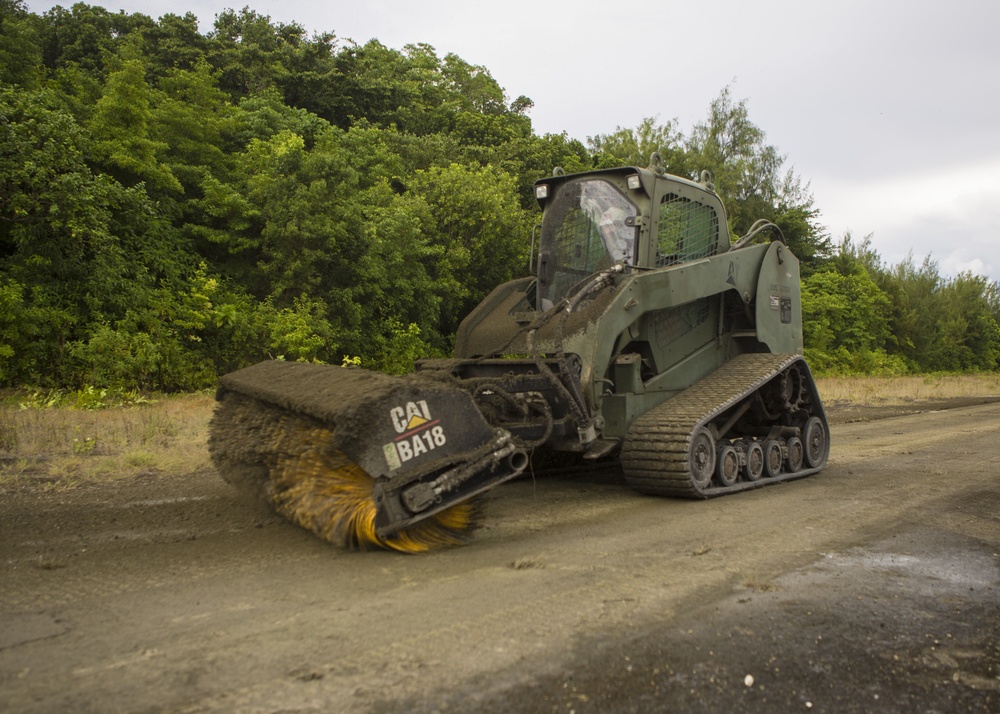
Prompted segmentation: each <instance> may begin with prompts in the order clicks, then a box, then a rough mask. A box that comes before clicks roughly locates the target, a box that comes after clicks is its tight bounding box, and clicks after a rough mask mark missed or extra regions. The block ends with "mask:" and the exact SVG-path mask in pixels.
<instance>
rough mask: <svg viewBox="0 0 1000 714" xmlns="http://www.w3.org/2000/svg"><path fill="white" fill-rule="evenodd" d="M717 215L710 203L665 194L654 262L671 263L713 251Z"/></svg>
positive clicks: (717, 241) (716, 237) (716, 242)
mask: <svg viewBox="0 0 1000 714" xmlns="http://www.w3.org/2000/svg"><path fill="white" fill-rule="evenodd" d="M718 247H719V217H718V215H716V213H715V210H714V209H713V208H712V207H711V206H706V205H704V204H702V203H698V202H697V201H692V200H691V199H689V198H684V197H682V196H677V195H675V194H672V193H670V194H667V195H666V196H664V197H663V202H662V203H661V204H660V215H659V224H658V229H657V254H656V263H657V265H673V264H674V263H683V262H685V261H688V260H697V259H698V258H705V257H707V256H710V255H715V253H716V251H717V250H718Z"/></svg>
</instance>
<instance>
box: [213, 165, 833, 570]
mask: <svg viewBox="0 0 1000 714" xmlns="http://www.w3.org/2000/svg"><path fill="white" fill-rule="evenodd" d="M535 196H536V198H537V200H538V202H539V204H540V206H541V208H542V221H541V230H540V233H539V241H538V246H537V250H536V246H535V245H534V241H533V243H532V257H533V266H532V272H533V273H534V274H533V275H531V276H530V277H525V278H522V279H519V280H514V281H512V282H508V283H504V284H502V285H500V286H498V287H496V288H495V289H494V290H493V292H492V293H490V294H489V295H488V296H487V297H486V298H485V299H484V300H483V301H482V302H481V303H480V304H479V305H478V306H477V307H476V308H475V309H473V311H472V312H471V313H470V314H469V315H468V316H467V317H466V318H465V320H464V321H463V322H462V323H461V325H460V327H459V330H458V333H457V335H456V341H455V354H454V357H453V358H451V359H433V360H423V361H420V362H418V363H417V365H416V367H417V369H416V371H415V372H413V373H412V374H410V375H406V376H403V377H389V376H386V375H382V374H378V373H375V372H371V371H368V370H364V369H360V368H342V367H333V366H326V365H315V364H301V363H286V362H282V361H269V362H262V363H260V364H257V365H254V366H252V367H248V368H246V369H243V370H240V371H237V372H233V373H231V374H228V375H226V376H224V377H223V378H222V379H221V380H220V386H219V390H218V397H217V398H218V405H217V408H216V412H215V415H214V417H213V420H212V424H211V428H210V436H209V448H210V452H211V454H212V457H213V461H214V463H215V465H216V467H217V469H218V471H219V472H220V473H221V475H222V476H223V478H224V479H226V480H227V481H229V482H231V483H234V484H239V485H242V486H244V487H246V488H249V489H252V490H254V491H256V492H257V493H259V494H260V496H261V497H262V498H264V499H265V500H266V501H267V502H269V503H270V504H271V505H272V506H273V508H274V509H275V510H276V511H277V512H278V513H280V514H282V515H284V516H286V517H287V518H289V519H290V520H292V521H293V522H295V523H297V524H299V525H301V526H303V527H305V528H307V529H310V530H312V531H314V532H315V533H316V534H317V535H319V536H320V537H322V538H325V539H327V540H329V541H331V542H333V543H336V544H339V545H343V546H345V547H350V548H362V549H363V548H366V547H371V546H376V547H384V548H390V549H396V550H401V551H406V552H417V551H423V550H428V549H431V548H435V547H439V546H447V545H454V544H457V543H461V542H464V541H465V540H467V539H468V537H469V534H470V533H471V532H472V531H473V530H474V529H475V527H476V526H477V525H478V524H479V523H480V522H481V518H482V511H483V501H484V498H483V494H485V492H486V491H488V490H490V489H492V488H493V487H495V486H497V485H498V484H500V483H503V482H504V481H507V480H509V479H512V478H514V477H516V476H518V475H519V474H521V473H522V472H523V471H524V470H525V469H526V468H527V467H528V465H529V459H530V457H531V455H532V454H533V453H537V452H545V453H547V454H550V455H552V454H555V455H558V454H566V455H570V454H576V455H577V457H582V458H583V459H591V460H596V459H618V460H620V463H621V467H622V470H623V472H624V476H625V479H626V481H627V483H628V484H629V485H630V486H631V487H633V488H635V489H636V490H638V491H641V492H643V493H647V494H655V495H663V496H681V497H687V498H706V497H711V496H717V495H722V494H727V493H732V492H734V491H741V490H744V489H749V488H754V487H757V486H761V485H765V484H768V483H773V482H776V481H783V480H787V479H793V478H799V477H803V476H807V475H809V474H813V473H816V472H817V471H819V470H820V469H821V468H822V467H823V465H824V464H825V463H826V460H827V457H828V454H829V448H830V445H829V427H828V423H827V420H826V416H825V414H824V412H823V406H822V404H821V402H820V397H819V394H818V393H817V391H816V385H815V383H814V381H813V378H812V375H811V374H810V371H809V368H808V366H807V365H806V363H805V361H804V360H803V358H802V357H801V352H802V326H801V322H802V317H801V301H800V297H799V263H798V260H797V259H796V257H795V256H794V255H793V254H792V253H791V251H790V250H789V249H788V247H787V246H786V245H785V244H784V242H783V239H782V237H781V233H780V231H779V230H778V228H777V226H774V225H773V224H771V223H768V222H767V221H758V222H757V224H755V225H754V226H753V228H752V229H751V230H750V232H749V233H748V234H747V235H745V236H743V237H742V238H740V239H738V240H736V241H735V242H734V241H731V239H730V235H729V231H728V228H727V223H726V214H725V210H724V208H723V205H722V202H721V200H720V198H719V196H718V195H717V194H716V192H715V190H714V186H713V185H712V183H711V177H710V176H709V175H708V174H707V172H705V173H703V174H702V177H701V180H700V181H691V180H688V179H685V178H681V177H678V176H672V175H669V174H667V173H666V172H665V171H664V169H663V167H662V165H661V163H660V161H659V157H657V156H656V155H654V157H653V161H652V162H651V164H650V166H649V167H647V168H639V167H622V168H616V169H606V170H598V171H592V172H587V173H580V174H573V175H567V174H565V173H564V172H563V171H561V170H560V169H558V168H557V169H556V170H555V172H554V175H553V176H551V177H549V178H546V179H542V180H540V181H538V182H537V183H536V184H535ZM768 237H769V238H770V240H763V242H762V239H766V238H768ZM549 461H550V462H551V459H549Z"/></svg>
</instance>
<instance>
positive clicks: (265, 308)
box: [0, 0, 1000, 403]
mask: <svg viewBox="0 0 1000 714" xmlns="http://www.w3.org/2000/svg"><path fill="white" fill-rule="evenodd" d="M530 107H531V100H530V99H528V98H526V97H518V98H516V99H514V100H511V99H510V98H509V97H508V96H507V94H506V92H505V90H504V89H503V88H502V87H501V86H500V85H499V84H498V83H497V82H496V80H495V79H494V78H493V76H492V75H491V74H490V72H489V70H488V69H487V68H485V67H481V66H476V65H472V64H469V63H468V62H466V61H464V60H463V59H462V58H460V57H458V56H456V55H453V54H448V55H445V56H444V57H440V56H438V54H437V53H436V52H435V50H434V48H433V47H430V46H429V45H426V44H414V45H408V46H406V47H404V48H403V49H402V50H394V49H391V48H388V47H385V46H384V45H382V44H381V43H379V42H378V41H374V40H373V41H371V42H368V43H366V44H364V45H356V44H354V43H351V42H341V41H340V40H338V38H336V37H335V36H334V35H332V34H330V33H320V34H314V35H312V36H308V35H307V33H306V32H305V30H304V28H303V27H301V26H300V25H298V24H296V23H289V24H282V23H276V22H273V21H271V19H270V18H269V17H267V16H265V15H261V14H259V13H257V12H255V11H253V10H251V9H249V8H244V9H242V10H240V11H235V10H226V11H224V12H222V13H220V14H219V15H218V16H217V18H216V21H215V24H214V27H213V30H212V31H211V32H209V33H207V34H202V33H201V32H200V31H199V29H198V21H197V18H196V17H195V16H194V15H193V14H191V13H187V14H185V15H183V16H180V15H175V14H166V15H163V16H162V17H160V18H159V19H158V20H153V19H152V18H150V17H147V16H145V15H142V14H138V13H135V14H128V13H125V12H117V13H112V12H108V11H107V10H104V9H103V8H100V7H96V6H95V7H92V6H88V5H86V4H84V3H77V4H74V5H72V7H71V8H69V9H65V8H62V7H55V8H53V9H52V10H50V11H48V12H46V13H44V14H42V15H36V14H32V13H30V12H29V11H28V10H27V9H26V8H25V5H24V3H23V2H22V0H0V387H11V386H19V385H27V384H30V385H34V388H35V389H36V390H39V391H38V392H37V394H39V395H44V394H51V393H52V392H50V391H45V390H52V389H57V388H58V389H59V390H62V391H60V392H59V393H60V394H63V395H65V396H64V397H61V399H62V398H65V399H66V400H69V399H71V398H72V399H75V400H78V401H80V402H81V403H84V402H87V403H96V402H102V401H103V402H107V401H109V400H112V399H116V398H118V397H117V396H116V395H121V394H125V393H127V392H129V391H132V390H136V389H145V390H151V389H157V390H188V389H200V388H203V387H209V386H211V385H213V384H215V382H216V381H217V379H218V376H219V375H220V374H222V373H225V372H228V371H231V370H234V369H238V368H240V367H243V366H246V365H248V364H252V363H254V362H256V361H259V360H261V359H266V358H269V357H271V358H274V357H281V358H284V359H289V360H303V361H311V362H326V363H333V364H336V363H338V362H343V363H351V364H354V363H356V362H355V361H356V360H357V361H360V363H362V364H364V365H365V366H366V367H372V368H377V369H383V370H385V371H388V372H393V373H401V372H406V371H409V370H410V369H411V368H412V366H413V362H414V360H415V359H417V358H419V357H422V356H428V355H441V354H447V353H448V352H449V351H450V346H451V340H452V339H453V335H454V332H455V329H456V328H457V326H458V323H459V320H460V319H461V318H462V317H463V316H464V315H465V314H466V313H467V312H468V310H469V309H471V308H472V307H473V306H474V305H475V304H476V303H477V302H478V301H479V300H480V299H481V298H482V297H484V296H485V295H486V294H487V293H488V292H489V291H490V290H491V289H492V288H493V287H494V286H495V285H497V284H498V283H501V282H503V281H506V280H509V279H511V278H513V277H516V276H518V275H522V274H524V273H525V272H526V270H527V262H528V255H527V253H528V247H529V243H530V237H531V229H532V226H533V224H535V223H536V222H537V221H538V218H539V215H538V211H537V203H536V201H535V199H534V195H533V190H532V184H533V183H534V182H535V181H536V180H538V179H540V178H542V177H544V176H548V175H550V173H551V171H552V169H553V168H554V167H555V166H561V167H563V168H564V169H565V170H566V171H567V172H571V173H572V172H576V171H583V170H588V169H592V168H599V167H604V166H611V165H620V164H621V163H629V164H639V165H645V164H646V163H647V162H648V161H649V158H650V154H652V153H653V152H658V153H659V154H660V156H661V158H662V159H663V161H664V163H665V165H666V167H667V169H668V170H670V171H672V172H674V173H678V174H681V175H684V176H688V177H690V178H695V179H697V178H698V177H699V175H700V171H701V170H702V169H709V170H711V171H712V172H713V173H714V176H715V184H716V186H717V187H718V192H719V193H720V195H722V196H723V198H724V200H725V202H726V205H727V208H728V210H729V223H730V227H731V229H732V232H733V233H734V235H737V236H738V235H739V234H740V233H741V232H743V231H745V230H746V229H747V228H748V227H749V226H750V225H751V224H752V223H753V221H755V220H756V219H758V218H767V219H769V220H771V221H773V222H775V223H776V224H777V225H778V226H780V228H781V231H782V233H783V234H784V236H785V238H786V240H787V242H788V244H789V246H790V247H791V248H792V250H793V251H794V252H795V254H796V255H797V256H798V257H799V258H800V259H801V260H802V261H803V275H804V276H805V281H804V285H803V310H804V314H805V316H806V324H805V333H806V334H805V337H806V350H807V354H809V355H810V356H811V358H814V359H815V364H816V365H818V366H819V368H820V369H825V370H830V371H857V370H862V371H876V372H887V373H896V372H898V371H901V370H916V369H941V370H943V369H948V370H956V369H971V370H995V369H997V368H998V359H1000V331H998V328H997V320H998V319H1000V295H998V289H997V286H996V285H995V284H990V283H988V282H987V281H985V279H983V278H981V277H979V276H975V275H971V274H963V275H960V276H958V277H956V278H953V279H944V278H942V277H941V276H940V275H938V273H937V266H936V265H935V264H933V263H931V262H930V261H929V260H928V261H925V262H924V264H923V265H921V266H916V265H915V264H914V263H913V261H912V260H907V261H905V262H904V263H903V264H901V265H899V266H885V265H883V264H882V262H881V259H880V258H879V257H878V255H877V253H875V252H874V251H873V250H872V249H871V246H870V242H869V241H867V240H866V241H863V242H861V243H860V244H856V243H854V242H853V241H852V240H851V239H850V236H846V237H845V239H844V241H843V243H842V244H841V245H840V246H839V248H838V249H837V250H836V251H835V250H833V249H832V247H831V244H830V240H829V238H828V236H826V235H825V234H824V230H823V228H822V226H820V225H819V222H818V221H819V211H818V209H817V208H816V207H815V206H814V205H813V199H812V196H811V195H810V193H809V187H808V184H804V183H803V182H802V180H801V179H800V178H799V177H797V176H796V175H795V174H794V173H793V172H791V171H786V170H785V169H784V160H785V157H784V156H783V155H782V154H781V153H780V152H779V151H778V150H777V148H776V147H774V146H772V145H770V144H768V143H767V142H766V140H765V134H764V132H763V130H761V129H760V128H759V127H757V126H756V125H755V124H754V123H753V122H752V121H751V120H750V116H749V109H748V106H747V102H746V101H745V100H743V101H736V100H734V98H733V97H732V94H731V90H730V88H728V87H727V88H725V89H724V90H723V91H722V92H721V94H720V95H719V97H718V98H717V99H716V100H715V101H714V102H713V103H712V105H711V106H710V108H709V113H708V116H707V118H706V119H705V121H703V122H701V123H699V124H697V125H696V126H695V127H693V129H692V131H691V132H690V133H689V134H687V135H685V134H682V133H681V131H680V130H679V128H678V126H677V123H676V120H671V121H668V122H666V123H660V122H659V120H658V119H656V118H647V119H644V120H643V121H642V122H641V123H640V125H639V126H638V127H637V128H635V129H623V128H621V127H619V128H617V129H616V130H615V132H613V133H611V134H608V135H598V136H597V137H592V138H590V139H589V147H588V146H586V145H584V144H583V143H581V142H579V141H577V140H574V139H571V138H569V137H568V136H567V135H566V134H549V135H546V136H541V137H540V136H536V135H535V134H534V133H533V131H532V127H531V121H530V119H529V118H528V117H527V116H526V111H527V110H528V109H529V108H530ZM764 239H766V237H765V238H764ZM345 355H351V357H345ZM70 395H73V396H72V397H71V396H70ZM44 399H45V397H43V396H39V397H38V400H42V401H44ZM29 401H31V400H30V399H29Z"/></svg>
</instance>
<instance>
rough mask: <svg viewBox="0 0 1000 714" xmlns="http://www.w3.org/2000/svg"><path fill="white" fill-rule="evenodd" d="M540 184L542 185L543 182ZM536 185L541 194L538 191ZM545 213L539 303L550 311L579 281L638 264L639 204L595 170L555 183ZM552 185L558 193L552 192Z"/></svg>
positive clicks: (550, 187)
mask: <svg viewBox="0 0 1000 714" xmlns="http://www.w3.org/2000/svg"><path fill="white" fill-rule="evenodd" d="M540 186H541V185H540ZM538 188H539V187H536V195H538ZM543 190H544V192H545V194H546V195H545V196H544V197H543V196H539V200H543V198H548V199H549V200H548V201H547V203H546V206H545V213H544V215H543V217H542V232H541V243H540V246H539V254H538V308H539V309H540V310H542V311H544V310H548V309H549V308H551V307H552V306H553V305H554V304H555V303H557V302H559V300H561V299H562V298H564V297H566V296H567V294H568V293H569V292H570V290H571V289H572V288H573V286H574V285H576V284H577V283H579V282H580V281H581V280H583V279H585V278H587V277H588V276H590V275H592V274H594V273H596V272H597V271H599V270H605V269H607V268H610V267H611V266H613V265H614V264H615V263H624V264H625V265H633V264H634V263H635V249H636V242H637V241H636V238H637V230H638V228H637V225H636V217H637V216H638V215H639V209H638V208H637V207H636V205H635V204H634V203H633V202H632V201H631V200H630V199H629V198H628V197H627V196H626V195H625V193H624V192H623V191H622V190H621V189H620V188H619V187H618V186H616V185H615V183H613V182H611V181H609V180H607V179H606V178H602V177H595V176H593V175H589V176H584V177H581V178H574V179H570V180H568V181H566V182H565V183H562V184H559V185H558V186H552V185H549V184H544V189H543ZM549 190H552V191H553V193H554V195H551V196H549V195H548V191H549Z"/></svg>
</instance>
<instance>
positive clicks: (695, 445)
mask: <svg viewBox="0 0 1000 714" xmlns="http://www.w3.org/2000/svg"><path fill="white" fill-rule="evenodd" d="M688 472H689V473H690V476H691V483H692V484H694V486H695V488H697V489H698V490H699V491H702V490H704V489H706V488H707V487H708V485H709V483H711V481H712V475H713V474H714V473H715V437H713V436H712V432H710V431H709V430H708V429H706V428H705V427H701V428H700V429H698V430H697V431H695V432H694V436H692V437H691V447H690V449H688Z"/></svg>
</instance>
